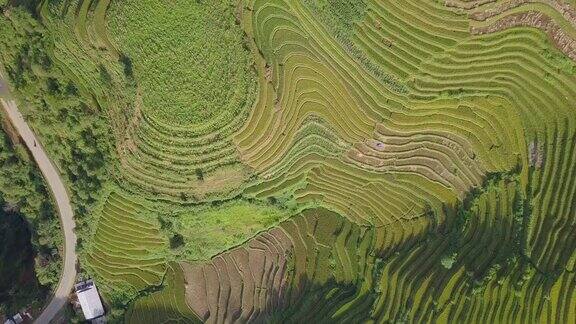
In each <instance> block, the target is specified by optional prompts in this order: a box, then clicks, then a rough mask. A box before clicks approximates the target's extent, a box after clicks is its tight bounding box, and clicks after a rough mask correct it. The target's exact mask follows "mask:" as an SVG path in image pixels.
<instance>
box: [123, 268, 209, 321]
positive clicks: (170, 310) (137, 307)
mask: <svg viewBox="0 0 576 324" xmlns="http://www.w3.org/2000/svg"><path fill="white" fill-rule="evenodd" d="M184 285H185V282H184V274H183V273H182V268H181V267H180V266H179V265H178V264H174V263H171V264H170V265H169V266H168V269H167V271H166V275H165V277H164V282H163V286H162V288H160V289H159V290H158V291H156V292H153V293H151V294H150V295H148V296H146V297H144V298H140V299H138V300H137V301H136V302H135V303H134V304H132V305H131V306H130V308H129V309H128V311H127V312H126V319H125V322H126V323H134V324H138V323H201V322H200V320H199V319H198V318H197V317H196V315H195V314H194V313H193V312H192V311H191V310H190V309H189V308H188V306H187V305H186V303H185V301H184V298H185V297H184Z"/></svg>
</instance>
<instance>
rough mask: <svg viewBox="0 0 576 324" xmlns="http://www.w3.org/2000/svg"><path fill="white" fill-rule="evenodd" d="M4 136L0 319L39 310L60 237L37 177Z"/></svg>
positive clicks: (0, 148) (0, 150)
mask: <svg viewBox="0 0 576 324" xmlns="http://www.w3.org/2000/svg"><path fill="white" fill-rule="evenodd" d="M0 121H1V122H2V125H3V127H5V128H6V129H8V130H10V131H12V129H11V128H9V124H8V123H7V122H6V121H5V120H3V118H1V116H0ZM7 134H8V133H5V132H4V131H3V130H0V166H1V168H0V313H8V314H11V313H13V312H15V311H17V310H19V309H20V308H21V307H25V306H32V307H33V308H35V309H36V308H39V307H42V303H43V302H44V298H45V297H46V296H47V293H48V292H49V290H50V289H52V288H54V287H55V285H56V284H57V282H58V279H59V278H60V269H61V266H62V260H61V257H60V253H61V251H60V250H59V249H60V248H61V246H62V234H61V233H60V224H59V222H58V218H57V216H56V211H55V209H54V205H53V203H52V201H51V198H50V196H49V193H48V191H47V189H46V186H45V184H44V181H43V179H42V176H41V175H40V171H39V170H38V169H36V168H35V166H34V164H33V163H32V162H31V161H30V158H29V156H28V154H27V152H26V150H25V148H24V147H23V146H22V145H21V144H19V143H17V142H12V141H11V139H10V138H9V136H8V135H7Z"/></svg>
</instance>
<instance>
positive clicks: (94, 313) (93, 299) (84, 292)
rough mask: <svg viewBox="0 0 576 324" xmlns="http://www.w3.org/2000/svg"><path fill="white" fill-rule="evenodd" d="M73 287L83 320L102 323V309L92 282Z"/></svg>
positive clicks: (84, 282)
mask: <svg viewBox="0 0 576 324" xmlns="http://www.w3.org/2000/svg"><path fill="white" fill-rule="evenodd" d="M75 287H76V295H77V296H78V301H79V302H80V306H81V307H82V312H83V313H84V318H86V320H88V321H92V320H95V319H100V320H98V321H96V322H103V321H102V320H103V317H104V307H103V306H102V301H101V300H100V296H99V295H98V289H96V284H95V283H94V282H93V281H92V280H86V281H83V282H80V283H78V284H76V286H75Z"/></svg>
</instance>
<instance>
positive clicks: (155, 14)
mask: <svg viewBox="0 0 576 324" xmlns="http://www.w3.org/2000/svg"><path fill="white" fill-rule="evenodd" d="M39 8H40V11H41V13H42V17H44V20H43V21H44V23H45V24H47V25H48V26H50V29H51V30H53V33H54V35H55V36H54V37H55V38H57V39H58V41H56V42H55V46H54V48H53V53H52V56H53V57H54V61H55V64H59V65H62V66H64V67H68V70H69V73H70V75H71V78H72V77H73V78H75V80H77V83H78V84H79V87H80V88H79V91H80V92H82V93H84V94H85V95H87V96H90V98H92V100H93V104H95V105H98V107H101V109H102V111H103V112H105V113H106V115H107V118H108V120H109V121H110V123H111V125H112V127H113V129H114V134H113V135H114V138H115V147H116V152H115V154H116V157H117V163H116V164H115V165H113V166H111V167H110V169H111V173H112V174H113V175H114V177H113V179H112V180H111V182H112V183H111V184H110V187H111V188H112V189H110V191H111V192H112V193H111V194H109V195H106V196H105V197H104V198H102V201H99V205H100V206H101V208H100V209H98V210H97V211H96V212H95V216H97V217H96V218H97V219H98V222H97V223H96V224H94V225H93V231H92V235H91V236H90V237H89V238H86V240H87V242H88V243H87V248H86V249H85V251H84V259H83V262H85V264H84V266H85V267H86V268H87V271H88V272H89V274H91V275H93V276H95V277H96V279H97V280H99V281H102V284H99V286H102V287H104V289H103V291H104V297H105V300H107V301H109V302H111V303H112V304H114V306H115V307H119V308H120V309H121V311H120V312H119V314H124V313H125V314H124V315H123V317H122V316H121V317H119V318H116V319H118V320H122V319H123V320H125V321H127V322H131V323H146V322H160V323H164V322H192V321H201V322H208V323H232V322H294V323H302V322H310V323H316V322H327V321H330V322H337V323H355V322H370V323H388V322H410V323H412V322H415V323H429V322H431V323H434V322H438V323H486V322H498V323H500V322H502V323H540V322H554V323H572V322H574V320H575V319H576V277H575V276H576V273H575V266H576V208H575V207H576V182H575V180H574V179H576V104H575V102H576V7H575V4H574V3H573V2H572V3H570V2H567V1H562V0H502V1H501V0H497V1H496V0H495V1H492V0H488V1H485V0H470V1H464V0H447V1H432V0H430V1H428V0H426V1H425V0H404V1H390V0H362V1H360V0H358V1H347V0H322V1H309V0H303V1H292V0H239V1H235V0H225V1H178V0H176V1H159V0H138V1H136V0H129V1H115V0H91V1H88V0H67V1H60V2H58V3H51V2H50V1H43V2H42V5H41V6H40V7H39ZM191 251H193V252H191ZM194 251H195V252H194Z"/></svg>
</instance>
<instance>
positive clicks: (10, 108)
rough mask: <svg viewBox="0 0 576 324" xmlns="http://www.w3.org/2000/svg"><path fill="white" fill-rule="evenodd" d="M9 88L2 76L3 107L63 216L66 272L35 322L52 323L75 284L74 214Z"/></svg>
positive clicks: (0, 93)
mask: <svg viewBox="0 0 576 324" xmlns="http://www.w3.org/2000/svg"><path fill="white" fill-rule="evenodd" d="M10 97H11V96H10V94H9V92H8V87H7V85H6V83H5V82H4V80H3V79H2V74H0V106H2V109H4V112H5V113H6V116H7V117H8V119H9V120H10V122H11V123H12V125H13V126H14V128H15V129H16V131H17V132H18V134H19V135H20V137H21V138H22V140H23V141H24V143H25V144H26V146H27V147H28V149H29V150H30V152H31V153H32V156H33V157H34V160H35V161H36V163H37V164H38V167H39V168H40V171H41V172H42V175H43V176H44V179H45V180H46V183H48V187H49V188H50V191H51V192H52V195H53V197H54V199H55V201H56V206H57V209H58V212H59V214H60V223H61V227H62V230H63V231H64V242H65V244H64V256H63V259H64V269H63V270H62V273H61V276H60V281H59V283H58V287H57V288H56V290H55V291H54V295H53V296H52V299H51V300H50V302H49V303H48V304H47V305H46V307H45V308H44V310H43V311H42V313H41V314H40V316H38V318H37V319H36V320H35V321H34V323H38V324H47V323H49V322H50V321H51V320H52V319H53V318H54V316H56V314H57V313H58V312H59V311H60V310H61V309H62V307H64V305H65V304H66V302H67V300H68V295H69V294H70V292H71V291H72V289H73V288H74V283H75V281H76V260H77V256H76V234H75V233H74V227H75V223H74V214H73V212H72V205H71V204H70V198H69V197H68V193H67V192H66V187H65V186H64V182H63V181H62V178H60V174H59V173H58V171H57V170H56V168H55V166H54V164H52V162H51V161H50V159H49V158H48V155H47V154H46V152H45V151H44V148H43V147H42V145H41V144H40V141H39V140H38V139H37V138H36V136H35V135H34V132H32V130H31V129H30V127H29V126H28V124H27V123H26V121H25V120H24V118H23V116H22V114H21V113H20V111H19V110H18V107H17V106H16V102H15V101H14V100H13V99H10Z"/></svg>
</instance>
